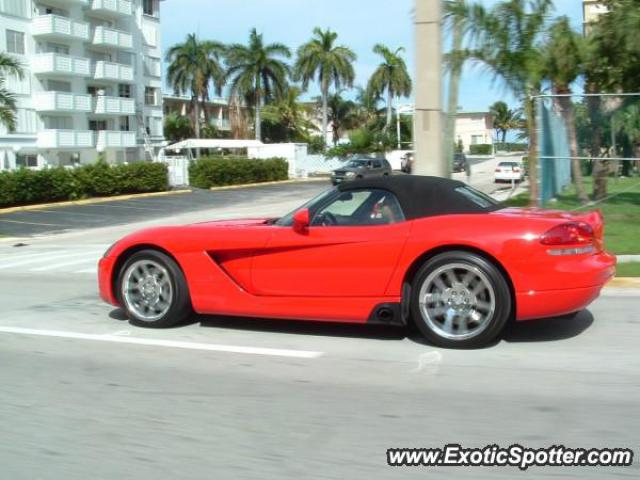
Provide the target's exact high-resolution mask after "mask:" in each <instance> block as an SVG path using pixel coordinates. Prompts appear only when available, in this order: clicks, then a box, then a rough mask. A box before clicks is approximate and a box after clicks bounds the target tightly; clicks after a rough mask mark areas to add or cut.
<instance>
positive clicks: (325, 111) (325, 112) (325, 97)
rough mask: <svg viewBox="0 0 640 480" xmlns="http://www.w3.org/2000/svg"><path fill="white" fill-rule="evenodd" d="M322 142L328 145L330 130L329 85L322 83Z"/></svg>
mask: <svg viewBox="0 0 640 480" xmlns="http://www.w3.org/2000/svg"><path fill="white" fill-rule="evenodd" d="M321 94H322V142H323V143H324V144H326V143H327V133H328V130H329V84H328V83H327V82H326V81H324V80H323V81H322V92H321Z"/></svg>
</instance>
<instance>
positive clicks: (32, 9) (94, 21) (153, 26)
mask: <svg viewBox="0 0 640 480" xmlns="http://www.w3.org/2000/svg"><path fill="white" fill-rule="evenodd" d="M160 1H161V0H0V51H3V52H8V53H9V54H11V55H13V56H15V57H16V58H17V59H18V60H19V61H20V62H21V63H22V65H23V67H24V73H25V75H24V78H23V79H19V78H17V77H10V78H7V84H6V87H7V88H8V89H9V90H10V91H12V92H14V93H15V94H16V98H17V104H18V112H17V128H16V131H15V132H13V133H9V132H8V131H7V130H6V129H4V127H0V169H2V170H8V169H14V168H16V167H20V166H25V167H29V168H46V167H48V166H57V165H62V166H71V165H78V164H88V163H92V162H95V161H96V160H97V159H98V158H99V156H103V157H104V158H105V159H106V160H107V161H108V162H110V163H121V162H125V161H127V162H132V161H138V160H143V159H145V158H149V157H150V155H151V153H152V151H153V145H158V146H159V144H160V143H161V142H162V140H163V109H162V93H161V92H162V90H161V87H162V63H161V55H162V51H161V42H160Z"/></svg>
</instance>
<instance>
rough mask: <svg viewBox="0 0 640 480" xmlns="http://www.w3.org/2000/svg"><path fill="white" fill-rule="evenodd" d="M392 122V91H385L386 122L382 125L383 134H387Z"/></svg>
mask: <svg viewBox="0 0 640 480" xmlns="http://www.w3.org/2000/svg"><path fill="white" fill-rule="evenodd" d="M392 121H393V90H391V88H389V89H387V122H386V123H385V125H384V130H385V132H388V131H389V129H390V128H391V122H392Z"/></svg>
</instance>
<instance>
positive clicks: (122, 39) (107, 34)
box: [92, 27, 133, 50]
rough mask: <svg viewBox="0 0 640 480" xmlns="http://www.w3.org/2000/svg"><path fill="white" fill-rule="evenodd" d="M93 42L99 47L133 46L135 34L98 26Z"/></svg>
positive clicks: (128, 48)
mask: <svg viewBox="0 0 640 480" xmlns="http://www.w3.org/2000/svg"><path fill="white" fill-rule="evenodd" d="M92 44H93V45H94V46H97V47H110V48H123V49H125V50H130V49H131V48H133V36H132V35H131V34H130V33H127V32H122V31H120V30H114V29H112V28H106V27H96V29H95V30H94V32H93V41H92Z"/></svg>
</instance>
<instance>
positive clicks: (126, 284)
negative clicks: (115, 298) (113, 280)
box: [121, 260, 173, 322]
mask: <svg viewBox="0 0 640 480" xmlns="http://www.w3.org/2000/svg"><path fill="white" fill-rule="evenodd" d="M121 289H122V296H123V300H124V302H125V304H126V306H127V308H128V309H129V310H130V311H131V312H132V313H133V314H134V315H135V317H136V318H138V319H139V320H141V321H145V322H154V321H156V320H159V319H160V318H162V317H163V316H164V315H166V314H167V312H168V311H169V309H170V308H171V305H172V302H173V286H172V284H171V278H170V277H169V272H168V271H167V270H166V268H165V267H164V266H162V265H161V264H160V263H157V262H156V261H154V260H139V261H137V262H135V263H133V264H132V265H131V266H130V267H128V268H127V270H126V271H125V274H124V276H123V282H122V286H121Z"/></svg>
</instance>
